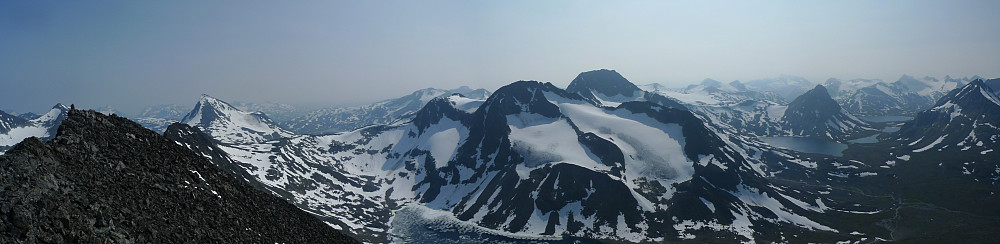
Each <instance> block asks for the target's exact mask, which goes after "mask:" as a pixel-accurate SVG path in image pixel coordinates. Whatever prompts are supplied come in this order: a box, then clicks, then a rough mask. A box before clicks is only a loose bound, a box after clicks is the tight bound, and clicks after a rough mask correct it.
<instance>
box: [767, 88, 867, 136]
mask: <svg viewBox="0 0 1000 244" xmlns="http://www.w3.org/2000/svg"><path fill="white" fill-rule="evenodd" d="M781 121H782V124H783V126H784V128H785V129H787V130H789V131H790V132H791V134H792V135H795V136H817V137H821V138H827V139H832V140H835V141H844V140H847V139H849V138H851V137H856V136H858V135H860V134H866V133H867V134H873V133H875V132H876V131H877V130H876V129H874V128H872V127H871V125H869V124H868V122H865V121H863V120H861V119H858V118H857V117H855V116H854V115H851V114H850V113H849V112H847V110H844V109H843V108H841V107H840V105H839V104H837V102H836V101H834V100H833V98H831V97H830V93H829V92H828V91H827V89H826V87H823V85H816V87H815V88H813V89H812V90H809V91H807V92H806V93H804V94H802V95H801V96H799V97H798V98H795V100H793V101H792V102H791V103H789V104H788V109H786V110H785V113H784V116H783V117H782V118H781Z"/></svg>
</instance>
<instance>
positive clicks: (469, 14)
mask: <svg viewBox="0 0 1000 244" xmlns="http://www.w3.org/2000/svg"><path fill="white" fill-rule="evenodd" d="M997 10H1000V1H933V2H926V1H761V2H757V1H734V2H729V1H724V2H716V1H690V2H673V1H635V2H633V1H537V2H536V1H523V2H521V1H259V2H257V1H109V2H104V1H2V2H0V109H4V110H13V111H16V112H25V111H35V112H41V111H44V110H46V109H48V108H49V107H50V106H52V104H55V103H56V102H64V103H76V104H78V105H83V106H98V105H111V106H113V107H116V108H119V109H122V110H124V111H126V112H134V111H136V110H138V109H140V108H141V107H144V106H146V105H151V104H163V103H181V104H192V105H193V104H194V102H195V100H196V99H197V98H198V96H199V95H200V94H201V93H207V94H211V95H214V96H216V97H219V98H222V99H224V100H240V101H257V102H262V101H275V102H284V103H292V104H296V103H298V104H302V103H311V104H325V105H331V106H332V105H338V104H345V103H358V102H366V101H374V100H381V99H385V98H390V97H397V96H401V95H404V94H407V93H409V92H411V91H413V90H416V89H420V88H425V87H436V88H454V87H458V86H460V85H469V86H472V87H482V88H487V89H490V90H493V89H496V88H498V87H500V86H502V85H505V84H508V83H510V82H512V81H515V80H521V79H530V80H540V81H551V82H553V83H555V84H557V85H559V86H563V87H565V86H566V85H568V83H569V81H570V80H572V79H573V77H575V76H576V75H577V74H578V73H579V72H582V71H587V70H593V69H599V68H611V69H616V70H618V71H619V72H621V73H622V74H624V75H625V76H626V78H629V79H630V80H632V81H633V82H635V83H638V84H646V83H653V82H659V83H664V84H668V85H678V86H679V85H681V84H689V83H694V82H698V81H700V80H702V79H704V78H709V77H710V78H713V79H716V80H722V81H731V80H735V79H739V80H751V79H757V78H766V77H776V76H778V75H782V74H791V75H799V76H803V77H806V78H808V79H810V80H811V81H813V82H822V81H823V80H825V79H827V78H829V77H838V78H843V79H851V78H880V79H885V80H889V81H892V80H895V79H897V78H898V77H899V76H900V75H902V74H904V73H906V74H911V75H915V76H925V75H929V76H936V77H943V76H944V75H952V76H971V75H982V76H985V77H1000V24H998V23H1000V14H997Z"/></svg>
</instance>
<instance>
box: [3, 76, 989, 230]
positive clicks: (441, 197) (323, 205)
mask: <svg viewBox="0 0 1000 244" xmlns="http://www.w3.org/2000/svg"><path fill="white" fill-rule="evenodd" d="M997 88H1000V80H997V79H995V80H988V81H983V80H980V79H969V78H958V79H953V78H951V77H946V78H945V79H944V80H937V79H934V78H930V77H925V78H914V77H910V76H903V77H902V78H900V80H899V81H896V82H893V83H885V82H882V81H880V80H869V79H854V80H847V81H841V80H837V79H830V80H827V81H826V82H825V83H823V84H822V85H816V84H812V83H810V82H808V81H807V80H805V79H803V78H800V77H794V76H781V77H778V78H774V79H760V80H752V81H749V82H740V81H733V82H728V83H724V82H720V81H715V80H711V79H706V80H704V81H702V82H701V83H699V84H695V85H691V86H688V87H685V88H666V87H664V86H662V85H659V84H651V85H643V86H637V85H635V84H633V83H632V82H630V81H629V80H628V79H626V78H625V77H624V76H622V75H621V74H620V73H618V72H616V71H614V70H607V69H602V70H594V71H587V72H583V73H580V74H579V75H578V76H576V77H575V78H574V79H573V80H572V81H571V82H570V84H569V85H568V86H567V87H566V89H562V88H560V87H556V86H555V85H553V84H552V83H545V82H537V81H517V82H513V83H511V84H508V85H506V86H503V87H500V88H499V89H497V90H496V91H495V92H492V93H491V92H488V91H485V90H482V89H479V90H473V89H471V88H468V87H462V88H459V89H455V90H438V89H424V90H419V91H416V92H414V93H412V94H410V95H407V96H404V97H401V98H397V99H390V100H384V101H381V102H377V103H373V104H369V105H363V106H358V107H340V108H328V109H320V110H316V111H313V112H311V113H308V114H305V115H303V116H299V117H291V116H288V114H291V113H288V114H285V115H282V116H281V117H282V118H283V119H281V120H280V121H275V120H272V119H271V118H270V117H269V116H268V115H265V114H264V112H261V111H256V112H247V111H245V110H244V109H241V108H243V107H246V108H254V109H256V110H260V109H257V108H258V107H260V106H243V107H238V106H233V105H232V104H230V103H227V102H224V101H222V100H219V99H216V98H213V97H210V96H207V95H206V96H202V98H201V99H199V101H198V102H197V103H196V105H195V107H194V108H193V109H192V110H191V111H190V112H187V113H186V114H187V115H186V116H184V117H183V118H177V119H176V121H179V122H180V123H174V124H170V125H169V126H165V125H163V123H165V122H166V121H172V120H168V119H163V120H162V121H161V120H157V119H152V120H144V119H138V120H144V121H148V122H156V123H158V124H155V125H156V126H160V127H162V128H165V130H164V131H163V136H159V135H157V134H155V133H152V132H151V131H148V130H141V129H140V128H138V126H137V125H136V124H134V123H131V122H128V121H127V120H125V119H123V118H120V117H117V116H104V115H101V114H98V113H95V112H82V111H77V110H72V111H69V116H68V117H67V116H63V118H66V119H65V121H68V122H63V123H62V126H61V127H59V128H60V129H59V132H58V136H55V137H51V136H49V137H48V138H49V139H51V140H50V141H49V142H41V141H39V140H37V139H27V140H25V141H24V142H22V143H21V144H18V146H16V147H15V148H14V149H13V150H11V151H10V152H8V154H7V155H5V156H2V157H0V163H3V164H5V165H13V166H12V167H5V168H3V170H5V171H3V173H4V174H5V175H10V176H11V177H12V178H9V179H6V178H5V179H2V180H0V182H3V183H4V184H6V185H5V186H8V185H9V187H8V188H4V189H5V191H4V193H0V197H3V198H0V199H4V202H2V203H3V204H6V205H4V207H5V208H0V210H3V211H8V212H9V213H8V212H4V213H5V214H6V215H0V217H2V218H0V220H5V221H7V222H0V224H4V225H0V228H7V229H8V230H16V231H14V232H11V231H8V234H7V235H6V236H4V237H3V238H8V239H4V240H14V241H27V242H36V241H56V242H60V241H63V242H72V241H82V242H88V241H91V240H106V239H111V240H114V241H116V242H119V241H132V242H135V241H141V242H146V241H149V242H164V241H166V242H174V241H177V240H201V241H205V242H213V241H217V240H226V241H229V240H240V241H244V242H308V243H314V242H328V241H330V240H333V241H334V242H339V241H350V239H356V240H359V241H361V242H365V243H394V242H395V243H428V242H435V243H467V242H470V241H472V242H498V243H518V242H551V243H590V242H613V243H664V242H666V243H675V242H679V243H688V242H690V243H704V242H724V243H728V242H734V241H739V242H791V243H799V242H816V243H834V242H847V243H868V242H883V241H899V242H937V243H940V242H955V241H963V242H968V243H991V242H993V240H992V238H993V236H994V235H995V233H996V232H997V231H1000V227H998V226H1000V208H998V207H997V206H1000V197H997V196H998V195H997V194H996V193H997V191H998V190H997V188H996V185H997V184H1000V165H998V164H997V163H996V160H995V158H996V156H997V151H996V150H995V149H997V148H998V147H1000V138H998V135H1000V129H997V128H998V126H997V124H998V123H1000V98H998V97H1000V96H998V92H997V90H996V89H997ZM785 101H791V102H788V103H785ZM928 101H932V102H928ZM278 107H282V106H278ZM163 108H164V109H166V110H162V109H161V110H150V114H173V115H172V116H176V115H177V114H185V113H183V112H178V111H176V110H177V109H176V108H175V107H169V106H166V107H163ZM168 110H169V111H168ZM154 111H158V112H154ZM299 112H303V111H297V112H296V113H299ZM51 113H52V116H49V114H46V115H42V116H38V117H37V118H23V117H19V116H12V115H7V114H4V113H0V125H2V126H3V127H0V130H7V131H6V134H5V135H23V134H17V133H10V131H13V130H16V129H17V128H26V127H25V125H37V124H45V125H51V124H52V123H44V121H55V120H58V118H59V116H58V115H59V114H60V113H59V112H51ZM856 114H862V115H868V116H872V115H916V117H914V118H913V119H911V120H908V121H905V122H880V121H866V120H863V119H860V118H859V117H858V116H855V115H856ZM151 116H152V115H151ZM52 118H55V120H54V119H52ZM33 121H34V122H33ZM144 125H145V124H144ZM57 126H58V125H57ZM38 128H49V127H44V126H38ZM896 129H898V130H896ZM22 130H23V129H22ZM35 130H37V129H35ZM95 131H100V132H102V133H94V132H95ZM32 133H34V134H38V135H48V134H42V133H41V132H32ZM32 133H28V134H29V135H30V134H32ZM0 134H2V133H0ZM55 134H56V133H55V132H53V133H52V134H51V135H55ZM765 137H793V139H803V137H807V138H804V139H816V140H820V141H826V142H830V143H832V144H837V145H840V146H843V147H846V149H843V148H841V149H838V150H840V152H841V153H840V154H836V155H834V154H825V153H811V152H800V151H796V150H798V149H789V148H785V147H779V146H775V145H771V144H769V142H765V141H766V140H765V139H767V138H765ZM11 138H13V137H11ZM113 138H121V139H118V140H114V139H113ZM834 142H836V143H834ZM26 162H31V163H26ZM26 165H27V166H26ZM29 166H30V167H29ZM84 166H86V167H84ZM109 172H110V173H109ZM95 175H96V176H95ZM109 175H114V176H115V177H114V179H116V181H111V180H108V178H112V177H105V176H109ZM118 178H120V179H118ZM81 179H86V180H81ZM29 181H30V182H37V183H32V184H20V185H18V184H17V183H18V182H29ZM53 182H54V183H53ZM92 184H93V185H92ZM7 189H12V191H7ZM109 189H134V190H118V191H111V190H109ZM954 189H963V190H954ZM85 190H86V191H87V194H83V195H81V194H75V193H74V192H83V191H85ZM7 192H11V193H10V194H8V193H7ZM67 192H69V193H67ZM5 194H6V195H5ZM25 194H27V195H31V194H35V195H38V196H42V198H23V197H20V196H25ZM60 194H61V195H60ZM151 195H158V196H159V195H163V197H164V199H166V200H165V201H161V202H157V203H155V204H153V203H146V202H145V201H144V200H142V199H147V198H148V197H149V196H151ZM11 199H13V200H11ZM38 199H42V200H38ZM52 199H70V200H68V201H56V200H52ZM135 199H138V200H135ZM53 201H54V202H53ZM49 202H53V203H49ZM140 203H141V204H140ZM46 204H50V205H46ZM6 206H14V207H6ZM52 206H55V207H52ZM143 206H145V208H143ZM21 208H24V209H28V210H25V211H20V210H19V209H21ZM136 208H140V209H136ZM149 208H151V209H155V210H156V211H155V212H156V213H157V214H160V213H163V212H170V213H175V212H176V214H174V215H176V216H174V215H172V216H166V217H164V216H161V215H162V214H161V215H155V214H148V213H146V212H142V211H140V210H145V209H149ZM10 209H14V210H10ZM39 209H56V210H55V211H53V210H46V211H41V210H39ZM260 209H263V210H260ZM250 210H252V211H250ZM299 210H302V211H299ZM74 211H83V212H86V214H78V213H77V212H74ZM247 212H250V213H247ZM69 213H72V214H69ZM143 214H145V215H143ZM153 215H155V216H153ZM244 215H245V216H244ZM4 216H5V217H4ZM11 216H13V217H11ZM23 216H31V217H30V218H24V217H23ZM39 216H41V217H39ZM52 216H59V217H52ZM61 216H70V217H61ZM81 216H82V217H81ZM149 216H152V217H149ZM24 219H30V220H31V221H36V222H37V223H45V224H42V225H40V224H35V223H36V222H30V221H29V222H24ZM206 219H211V220H213V221H207V220H206ZM290 219H294V220H295V221H297V222H295V223H291V222H288V221H291V220H290ZM156 221H160V222H156ZM261 222H270V223H277V224H276V225H277V226H275V225H274V224H272V225H266V224H259V223H261ZM26 223H27V224H26ZM164 223H169V224H170V225H169V226H171V227H170V228H166V229H164V230H156V231H150V230H148V228H146V229H143V228H140V227H138V226H144V225H156V226H160V225H165V224H164ZM258 224H259V225H258ZM35 226H56V227H45V228H35ZM66 226H70V227H71V228H66ZM195 227H201V228H202V230H199V231H194V232H190V233H189V232H185V231H183V230H188V229H189V228H195ZM62 229H68V230H70V231H58V230H62ZM290 229H294V230H290ZM337 230H339V231H337ZM10 233H13V234H10ZM81 233H82V234H81ZM134 233H140V234H134ZM341 233H342V234H343V235H341ZM344 235H346V236H349V237H345V236H344ZM219 238H221V239H219Z"/></svg>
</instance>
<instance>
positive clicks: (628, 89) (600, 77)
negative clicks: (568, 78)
mask: <svg viewBox="0 0 1000 244" xmlns="http://www.w3.org/2000/svg"><path fill="white" fill-rule="evenodd" d="M566 91H568V92H571V93H577V94H584V93H587V92H595V93H601V94H603V95H605V96H609V97H612V96H617V95H622V96H626V97H631V96H635V95H636V93H637V92H642V90H641V89H639V87H638V86H636V85H635V84H632V82H630V81H628V79H625V77H623V76H622V75H621V74H619V73H618V72H617V71H614V70H609V69H600V70H591V71H587V72H583V73H580V74H579V75H577V76H576V78H575V79H573V82H570V83H569V86H568V87H566Z"/></svg>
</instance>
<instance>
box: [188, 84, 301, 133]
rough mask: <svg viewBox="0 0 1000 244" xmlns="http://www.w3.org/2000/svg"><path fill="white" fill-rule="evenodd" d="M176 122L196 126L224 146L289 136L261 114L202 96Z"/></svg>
mask: <svg viewBox="0 0 1000 244" xmlns="http://www.w3.org/2000/svg"><path fill="white" fill-rule="evenodd" d="M180 122H181V123H184V124H188V125H191V126H197V127H200V129H202V130H204V131H205V132H207V133H209V134H211V135H212V136H213V137H215V138H216V139H219V141H221V142H224V143H242V142H248V141H253V142H263V141H267V140H274V139H278V138H281V137H289V136H291V135H292V133H291V132H288V131H285V130H284V129H282V128H281V127H279V126H278V124H277V123H275V122H274V121H272V120H271V118H269V117H267V115H265V114H264V113H263V112H252V113H248V112H244V111H242V110H239V109H237V108H236V107H234V106H232V105H230V104H229V103H226V102H225V101H222V100H219V99H217V98H214V97H212V96H209V95H205V94H203V95H202V96H201V99H200V100H199V101H198V103H197V104H195V106H194V109H192V110H191V112H190V113H188V114H187V115H186V116H184V118H183V119H181V121H180Z"/></svg>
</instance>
